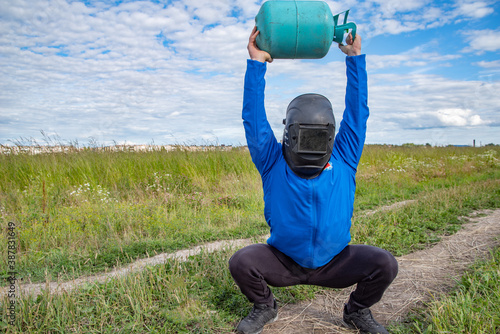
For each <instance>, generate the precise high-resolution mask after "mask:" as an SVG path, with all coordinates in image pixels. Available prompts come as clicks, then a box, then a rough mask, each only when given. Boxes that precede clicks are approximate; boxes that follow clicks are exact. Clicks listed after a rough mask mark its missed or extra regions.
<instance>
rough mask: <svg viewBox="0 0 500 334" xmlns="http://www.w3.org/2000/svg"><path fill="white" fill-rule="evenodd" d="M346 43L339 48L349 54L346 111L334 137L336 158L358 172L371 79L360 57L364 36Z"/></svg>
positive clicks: (362, 57)
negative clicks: (369, 79) (368, 81)
mask: <svg viewBox="0 0 500 334" xmlns="http://www.w3.org/2000/svg"><path fill="white" fill-rule="evenodd" d="M346 42H347V45H341V44H339V48H340V49H341V50H342V52H344V53H345V54H347V57H346V66H347V70H346V74H347V87H346V96H345V110H344V115H343V118H342V122H341V123H340V129H339V132H338V134H337V136H336V137H335V142H334V147H333V155H334V156H337V157H339V158H340V159H342V160H343V161H344V162H346V163H347V164H348V165H349V166H350V167H351V168H352V169H353V170H354V171H356V170H357V166H358V163H359V160H360V159H361V154H362V152H363V146H364V143H365V138H366V122H367V120H368V116H369V109H368V83H367V80H368V78H367V74H366V61H365V55H362V54H361V36H360V35H359V34H357V35H356V38H355V39H354V41H353V40H352V37H351V34H349V36H348V37H347V40H346Z"/></svg>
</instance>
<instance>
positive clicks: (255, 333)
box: [236, 314, 278, 334]
mask: <svg viewBox="0 0 500 334" xmlns="http://www.w3.org/2000/svg"><path fill="white" fill-rule="evenodd" d="M276 320H278V315H277V314H276V316H275V317H274V318H273V319H271V320H269V321H268V322H266V323H265V324H264V326H266V325H269V324H272V323H273V322H275V321H276ZM263 330H264V327H262V329H261V330H260V331H257V332H253V333H243V332H240V331H237V332H236V333H238V334H260V333H262V331H263Z"/></svg>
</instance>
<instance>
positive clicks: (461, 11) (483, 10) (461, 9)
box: [456, 1, 494, 19]
mask: <svg viewBox="0 0 500 334" xmlns="http://www.w3.org/2000/svg"><path fill="white" fill-rule="evenodd" d="M490 5H491V4H489V3H487V2H484V1H459V2H458V3H457V9H456V12H457V14H458V15H462V16H465V17H471V18H474V19H479V18H482V17H485V16H487V15H490V14H492V13H493V12H494V9H493V8H491V7H489V6H490Z"/></svg>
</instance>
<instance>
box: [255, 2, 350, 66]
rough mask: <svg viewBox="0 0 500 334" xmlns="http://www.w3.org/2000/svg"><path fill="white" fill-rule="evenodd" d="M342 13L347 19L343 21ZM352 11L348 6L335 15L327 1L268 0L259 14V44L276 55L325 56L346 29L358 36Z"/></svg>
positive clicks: (303, 57) (257, 23)
mask: <svg viewBox="0 0 500 334" xmlns="http://www.w3.org/2000/svg"><path fill="white" fill-rule="evenodd" d="M342 14H344V22H343V24H340V25H339V24H338V19H339V16H340V15H342ZM348 14H349V11H348V10H347V11H345V12H343V13H339V14H337V15H335V16H333V15H332V12H331V10H330V7H329V6H328V5H327V4H326V2H323V1H295V0H294V1H280V0H270V1H267V2H265V3H264V4H263V5H262V6H261V7H260V10H259V13H258V14H257V16H256V17H255V25H256V26H257V30H259V31H260V33H259V35H258V36H257V41H256V42H257V46H258V47H259V48H260V49H261V50H264V51H266V52H268V53H269V54H270V55H271V57H273V58H275V59H280V58H281V59H316V58H323V57H324V56H325V55H326V54H327V53H328V50H330V46H331V44H332V42H333V41H335V42H337V43H342V40H343V38H344V33H346V32H348V31H349V30H351V31H352V37H353V38H354V37H355V36H356V25H355V24H354V23H353V22H350V23H347V15H348Z"/></svg>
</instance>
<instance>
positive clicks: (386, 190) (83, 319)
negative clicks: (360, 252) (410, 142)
mask: <svg viewBox="0 0 500 334" xmlns="http://www.w3.org/2000/svg"><path fill="white" fill-rule="evenodd" d="M499 167H500V148H499V147H498V146H489V147H481V148H471V147H428V146H403V147H401V146H399V147H389V146H376V145H369V146H367V147H366V148H365V151H364V153H363V157H362V160H361V163H360V166H359V170H358V174H357V191H356V202H355V214H354V217H353V229H352V235H353V243H367V244H372V245H376V246H379V247H383V248H385V249H388V250H390V251H391V252H392V253H393V254H394V255H403V254H407V253H409V252H412V251H415V250H417V249H422V248H425V247H429V246H430V245H432V244H433V243H435V242H437V241H439V238H440V236H442V235H446V234H451V233H454V232H456V231H457V230H458V229H460V225H461V223H462V222H463V219H460V217H463V216H466V215H468V214H470V213H471V212H473V211H475V210H479V209H488V208H498V207H500V168H499ZM409 199H415V200H417V201H415V202H413V203H412V204H411V205H407V206H405V207H402V208H399V209H394V210H391V211H388V212H378V213H376V214H373V215H370V216H367V215H365V214H364V213H365V212H367V210H373V209H376V208H378V207H381V206H384V205H388V204H391V203H394V202H397V201H401V200H409ZM262 212H263V201H262V190H261V181H260V178H259V175H258V173H257V171H256V170H255V168H254V166H253V164H252V162H251V159H250V157H249V154H248V151H246V150H245V149H244V148H234V149H232V150H231V151H226V150H214V151H200V152H189V151H186V150H182V149H180V150H177V151H173V152H167V151H153V152H101V151H96V150H91V149H88V150H84V151H81V152H78V153H47V154H38V155H28V154H18V155H0V214H1V220H0V226H2V227H3V229H2V230H3V231H5V232H4V237H3V238H2V240H1V241H0V245H1V246H0V275H1V276H2V277H3V280H2V284H3V285H6V284H7V278H8V277H9V267H8V253H7V249H8V234H7V233H8V228H7V227H8V223H9V222H14V223H15V231H16V237H17V243H16V247H17V250H16V271H17V279H19V280H22V282H44V281H47V280H48V281H50V280H68V279H71V278H76V277H80V276H83V275H89V274H92V273H98V272H103V271H106V270H109V269H111V268H113V267H114V266H120V265H124V264H127V263H130V262H131V261H134V260H135V259H138V258H143V257H147V256H152V255H155V254H157V253H161V252H169V251H174V250H178V249H183V248H187V247H190V246H192V245H196V244H200V243H203V242H207V241H213V240H223V239H232V238H248V237H257V236H261V235H263V234H266V233H267V232H268V229H267V224H266V223H265V222H264V220H263V213H262ZM232 252H234V250H228V251H224V252H218V253H214V254H201V255H198V256H195V257H192V258H191V259H190V260H189V261H187V262H184V263H179V262H176V261H173V260H172V261H169V262H167V263H166V264H164V265H160V266H156V267H153V268H149V269H147V270H145V271H143V272H141V273H135V274H132V275H130V276H128V277H125V278H119V279H115V280H112V281H110V282H109V283H106V284H98V285H88V286H85V287H82V288H81V289H78V290H75V291H72V292H71V293H65V294H62V295H49V294H47V293H46V294H44V295H40V296H38V297H25V298H22V299H19V300H18V301H17V312H18V313H17V315H18V316H17V317H16V323H15V325H14V326H11V325H8V324H7V323H6V320H5V319H6V314H7V312H8V310H7V302H8V300H7V299H6V298H4V301H3V305H2V308H1V309H0V312H1V316H2V319H4V320H2V322H0V330H2V329H5V330H6V331H7V332H11V333H31V332H33V333H38V332H39V333H47V332H53V333H59V332H61V333H63V332H64V333H65V332H87V333H106V332H109V333H116V332H123V333H146V332H147V333H223V332H230V331H231V329H232V328H233V326H234V324H235V323H236V322H237V321H238V319H239V318H240V317H241V316H242V315H244V314H245V313H246V312H248V310H249V307H250V305H249V304H248V302H247V301H246V300H245V299H244V297H243V296H242V295H241V293H239V291H238V288H237V287H236V286H235V285H234V283H233V281H232V279H231V277H230V274H229V272H228V270H227V260H228V259H229V257H230V256H231V254H232ZM497 259H498V257H497ZM497 268H498V262H497ZM473 273H474V271H473ZM485 284H486V283H484V284H480V285H485ZM316 291H318V289H317V288H311V287H301V286H299V287H293V288H286V289H276V294H277V296H278V298H279V299H280V300H282V301H290V302H294V301H298V300H301V299H305V298H311V297H312V296H313V295H314V293H315V292H316ZM439 307H440V306H438V309H439ZM466 307H467V306H463V308H466ZM469 308H470V307H469ZM425 312H427V310H425V311H422V312H420V313H418V314H420V315H422V314H426V313H425ZM492 312H496V315H497V318H496V319H498V309H496V311H495V310H493V311H492ZM432 317H433V316H432V315H428V316H423V315H422V316H421V317H420V318H418V319H417V317H416V318H415V319H417V320H415V321H416V323H415V324H414V325H413V327H412V328H415V330H417V328H419V329H418V330H419V331H422V332H423V331H425V330H429V332H436V331H433V330H434V329H436V328H438V327H436V326H438V325H434V324H433V325H428V322H426V321H428V319H430V318H432ZM426 319H427V320H426ZM443 322H445V321H441V323H443ZM429 326H430V327H429ZM410 327H411V326H410ZM429 328H430V329H429ZM497 328H498V323H497ZM405 330H406V329H405ZM403 332H404V331H403ZM417 332H418V331H417ZM437 332H439V331H437ZM451 332H453V331H451ZM470 332H471V333H475V332H477V333H480V332H481V331H470ZM486 332H487V331H486Z"/></svg>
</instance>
